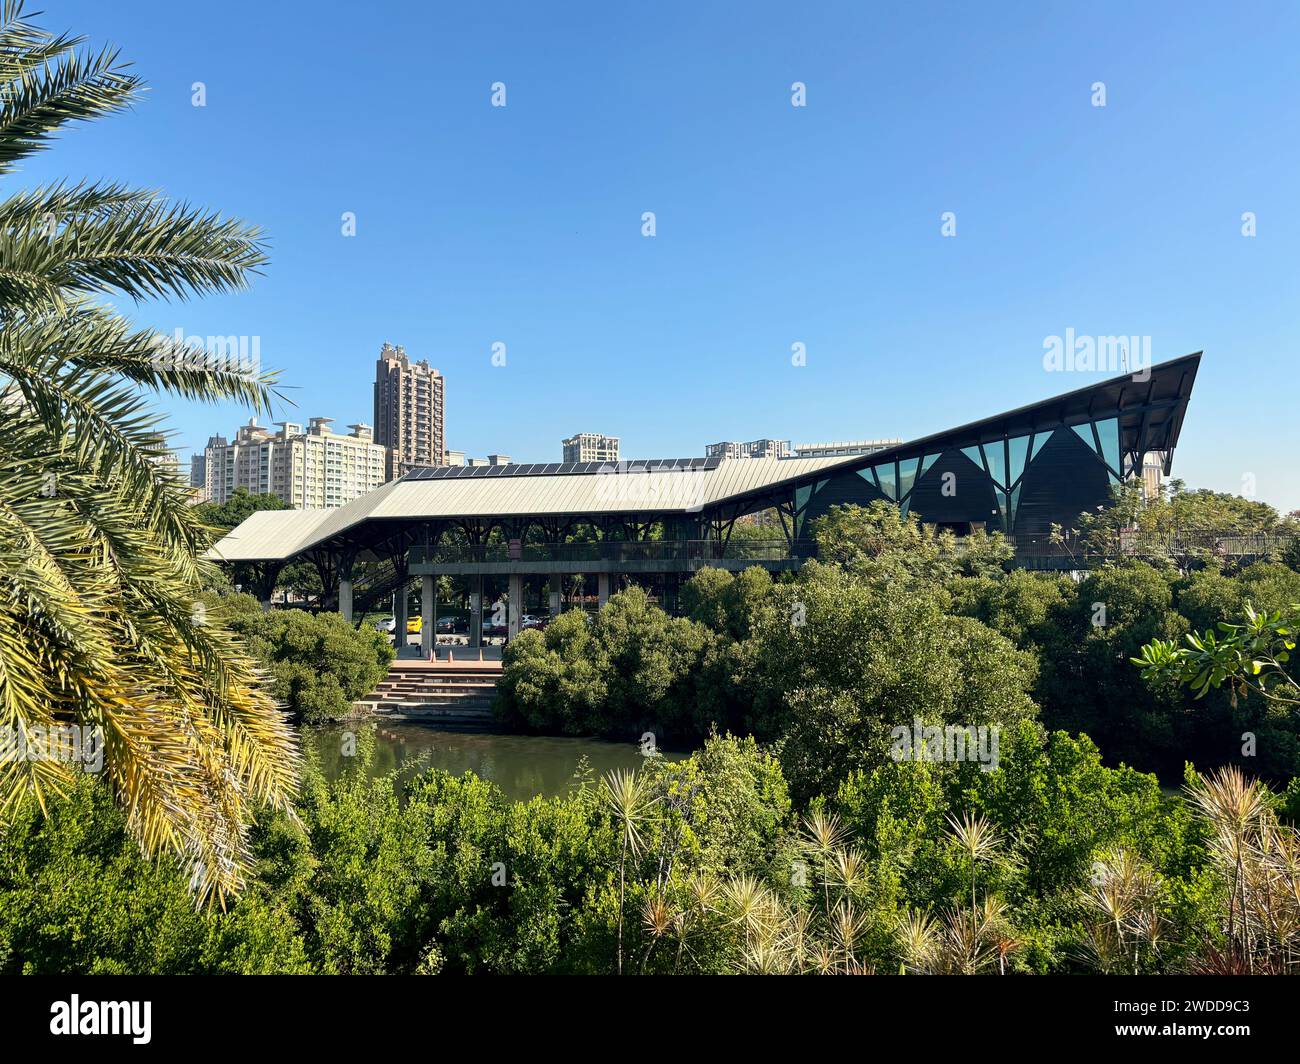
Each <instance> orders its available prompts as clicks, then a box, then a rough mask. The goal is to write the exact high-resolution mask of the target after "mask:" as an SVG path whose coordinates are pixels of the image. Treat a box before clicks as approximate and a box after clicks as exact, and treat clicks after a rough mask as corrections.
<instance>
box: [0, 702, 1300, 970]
mask: <svg viewBox="0 0 1300 1064" xmlns="http://www.w3.org/2000/svg"><path fill="white" fill-rule="evenodd" d="M341 738H342V739H343V740H344V741H347V738H346V737H345V736H344V737H341ZM373 749H374V748H373V741H372V740H371V739H370V738H369V733H368V732H362V733H361V734H360V735H359V736H358V737H357V746H356V751H355V762H354V766H353V767H352V768H349V769H347V770H345V772H344V773H343V775H342V777H341V778H340V779H338V780H337V781H335V782H333V783H326V782H325V781H324V779H323V778H322V777H321V776H320V774H319V771H318V770H317V769H316V768H315V767H314V766H309V767H308V771H307V772H306V774H305V783H304V787H303V792H302V795H301V798H300V801H299V803H298V807H297V818H296V819H290V818H288V817H286V816H285V815H284V814H282V813H276V812H270V811H263V812H262V813H261V814H260V815H259V816H258V819H257V823H256V826H255V829H254V831H253V833H252V845H253V850H254V855H255V858H256V860H255V863H254V866H253V868H254V877H253V879H252V881H251V883H250V884H249V886H248V888H247V889H246V890H245V891H244V892H243V893H242V894H241V895H240V897H239V898H237V899H236V900H234V901H233V902H232V904H231V905H230V907H229V910H228V911H226V912H221V911H217V910H201V909H196V908H195V906H194V904H193V899H192V898H191V897H190V895H189V893H188V891H187V890H186V884H185V883H184V881H183V880H182V878H181V876H180V875H179V874H178V873H177V872H176V870H175V869H173V868H170V867H168V866H166V865H160V864H157V863H155V862H151V861H149V860H147V859H145V858H143V857H142V856H141V855H140V853H139V851H138V849H137V848H136V847H135V845H134V843H133V842H132V841H131V839H130V837H129V836H128V835H127V833H126V831H125V829H124V816H123V813H122V812H121V811H120V810H119V809H118V808H117V807H116V806H115V804H114V803H113V801H112V798H111V796H110V794H109V792H108V791H107V789H106V788H105V787H104V786H103V784H102V782H100V781H98V780H94V779H90V778H83V779H81V780H79V781H78V783H77V785H76V786H75V787H73V788H72V789H71V791H70V793H69V794H68V795H67V796H66V797H63V798H58V799H55V800H54V801H52V802H51V803H50V808H49V812H48V814H42V813H41V812H40V810H39V809H38V808H37V806H36V804H35V803H34V802H28V803H25V804H24V806H23V808H22V809H21V810H20V815H19V816H18V817H17V818H16V819H15V820H14V821H13V822H12V823H11V824H9V825H8V826H7V827H6V828H4V829H3V830H0V971H3V972H6V973H16V972H46V973H52V972H65V973H66V972H94V973H99V972H138V973H157V974H182V973H217V972H249V973H253V972H259V973H260V972H266V973H269V972H321V973H338V974H343V973H357V974H360V973H378V972H391V973H434V972H445V973H470V972H481V973H489V972H494V973H525V972H529V973H540V972H551V973H609V972H612V971H614V970H615V969H616V967H618V966H619V960H620V958H621V964H622V969H623V971H625V972H628V973H641V972H647V973H670V972H682V973H694V972H699V973H712V972H736V971H749V972H764V971H807V972H812V971H871V970H874V971H880V972H897V971H899V970H900V967H901V968H906V969H907V970H912V971H953V972H963V971H1031V972H1039V973H1049V972H1073V971H1095V970H1100V971H1127V970H1131V969H1132V967H1133V966H1134V965H1136V967H1137V970H1139V971H1181V970H1186V969H1188V968H1196V967H1198V966H1204V965H1206V964H1208V963H1214V961H1215V958H1216V957H1219V956H1220V946H1219V944H1220V943H1221V942H1223V941H1224V938H1223V935H1224V933H1225V932H1224V928H1226V927H1229V926H1230V925H1229V922H1228V921H1227V914H1228V913H1229V911H1230V909H1229V907H1230V906H1231V905H1235V904H1237V903H1236V902H1234V901H1232V899H1233V898H1235V897H1237V894H1238V892H1237V891H1235V890H1234V889H1233V888H1232V885H1231V876H1232V871H1231V869H1230V868H1225V867H1224V866H1223V865H1222V862H1221V858H1220V857H1219V856H1216V853H1217V851H1215V850H1214V848H1213V846H1210V845H1209V843H1210V842H1211V841H1212V840H1213V839H1214V838H1217V837H1219V835H1221V833H1222V829H1221V827H1216V826H1215V825H1214V822H1213V820H1212V819H1209V818H1212V817H1213V816H1215V815H1217V814H1215V813H1214V811H1213V807H1212V806H1208V807H1207V809H1208V811H1207V812H1204V813H1202V812H1201V808H1202V806H1206V803H1207V802H1210V801H1211V800H1212V799H1213V795H1214V793H1215V792H1214V791H1213V783H1214V781H1211V786H1210V787H1209V788H1207V787H1205V786H1203V785H1202V783H1201V781H1200V778H1199V777H1197V776H1196V775H1195V774H1191V775H1189V777H1188V780H1189V785H1190V786H1192V787H1193V788H1194V789H1195V788H1199V790H1198V791H1197V793H1198V794H1200V795H1201V797H1200V798H1198V799H1197V804H1193V803H1189V802H1188V801H1187V800H1186V799H1184V798H1182V797H1178V796H1168V795H1166V794H1164V793H1163V792H1162V791H1161V789H1160V787H1159V785H1158V783H1157V781H1156V780H1155V778H1154V777H1151V776H1147V775H1143V774H1141V773H1137V772H1134V771H1133V770H1131V769H1126V768H1122V769H1110V768H1106V767H1105V766H1103V765H1102V763H1101V760H1100V756H1099V753H1098V751H1097V749H1096V747H1095V746H1094V745H1093V744H1092V743H1091V742H1089V741H1088V740H1087V739H1086V738H1078V739H1076V738H1072V737H1070V736H1068V735H1065V734H1063V733H1059V732H1058V733H1054V734H1051V735H1044V734H1043V733H1042V732H1041V730H1040V729H1038V728H1037V726H1036V725H1034V724H1033V723H1032V722H1029V721H1024V722H1021V723H1019V724H1017V725H1014V726H1011V727H1010V728H1008V729H1007V730H1006V731H1004V733H1003V738H1002V742H1001V746H1000V759H999V763H998V765H997V767H996V768H995V769H993V770H992V771H984V770H983V769H982V768H981V767H980V766H979V765H976V764H971V763H956V764H954V763H936V762H925V761H895V760H893V759H891V758H884V759H882V760H879V761H877V762H876V763H874V764H871V765H869V766H865V767H863V768H860V769H857V770H854V771H853V772H851V773H850V774H849V775H848V776H847V777H846V778H845V779H844V780H842V781H840V782H839V783H838V784H837V785H836V786H835V788H834V790H833V792H832V793H831V794H830V796H829V797H827V798H824V799H823V798H818V799H816V800H815V801H813V802H812V803H811V805H810V807H809V809H808V811H807V812H806V813H805V814H804V815H803V816H801V817H797V816H796V815H795V813H794V810H793V808H792V804H791V800H790V798H789V796H788V793H787V786H786V781H785V779H784V776H783V773H782V771H781V768H780V765H779V763H778V762H777V761H776V759H775V758H773V757H772V756H771V755H769V754H767V753H765V752H764V751H763V750H762V749H761V748H760V747H759V746H758V745H757V744H756V743H755V742H754V740H753V739H752V738H749V739H736V738H733V737H730V736H727V737H718V736H712V737H710V738H709V739H708V740H706V742H705V744H704V746H703V748H702V749H701V750H700V751H698V752H697V753H696V754H695V755H694V756H693V757H691V758H689V759H687V760H685V761H681V762H675V763H668V762H664V761H663V760H662V759H659V758H650V759H648V760H647V762H646V765H645V768H644V769H643V770H642V771H641V772H640V773H638V774H636V776H635V777H625V778H624V780H623V783H624V784H626V785H627V786H626V787H625V788H624V792H625V793H628V794H632V797H631V798H630V799H629V803H630V804H627V803H611V801H610V800H609V799H608V797H607V796H606V797H603V796H602V791H604V792H608V793H613V792H612V791H611V790H610V787H609V786H606V787H604V788H602V789H596V788H593V787H591V786H590V785H589V784H586V783H581V782H578V783H575V789H574V790H573V792H572V793H571V794H569V795H568V796H565V797H558V798H537V799H534V800H532V801H529V802H510V801H507V800H506V799H505V798H504V796H503V795H502V794H501V792H500V791H499V790H498V789H497V788H496V787H495V786H494V785H492V784H491V783H488V782H486V781H484V780H482V779H479V778H477V777H475V776H473V775H471V774H466V775H464V776H462V777H459V778H457V777H453V776H450V775H448V774H446V773H442V772H430V773H426V774H424V775H421V776H417V777H416V778H415V779H414V780H412V781H411V782H410V783H409V784H408V785H407V787H406V789H405V790H404V791H403V792H399V791H398V790H397V789H396V784H395V779H394V777H383V778H379V779H372V778H371V777H370V776H369V774H368V773H367V771H366V768H367V760H368V759H369V758H370V757H372V756H373ZM614 786H615V787H617V786H618V785H617V784H615V785H614ZM1297 788H1300V781H1298V782H1296V783H1293V784H1292V786H1291V787H1290V788H1289V789H1288V791H1287V793H1286V795H1283V796H1276V795H1272V794H1269V793H1268V792H1266V791H1257V792H1256V793H1257V794H1258V796H1259V801H1260V803H1261V804H1260V806H1259V808H1260V810H1261V812H1260V814H1259V815H1260V820H1261V823H1263V824H1264V826H1265V827H1266V828H1267V830H1268V831H1270V832H1272V835H1271V836H1270V837H1271V838H1272V840H1273V841H1272V842H1271V843H1270V846H1271V851H1270V852H1272V853H1278V852H1279V851H1280V849H1281V848H1283V847H1285V846H1294V845H1295V840H1294V838H1293V836H1292V835H1287V834H1286V832H1287V831H1290V829H1288V828H1283V827H1281V826H1280V825H1277V824H1276V823H1274V822H1272V821H1270V820H1269V817H1270V816H1271V810H1272V809H1273V808H1275V807H1276V808H1277V809H1278V810H1279V811H1280V814H1281V815H1282V817H1283V818H1284V819H1285V818H1286V817H1287V816H1288V810H1290V809H1291V807H1292V806H1293V805H1294V795H1295V794H1296V793H1298V791H1297ZM620 810H621V812H620ZM626 823H631V824H633V825H634V830H633V833H632V835H631V836H630V837H631V838H633V839H634V842H633V844H631V845H626V844H625V843H624V839H626V838H628V837H629V834H628V831H627V829H626ZM1270 825H1271V826H1270ZM1265 856H1266V855H1265ZM1250 859H1251V860H1252V861H1255V860H1256V857H1255V856H1253V855H1252V856H1251V858H1250ZM1259 859H1260V860H1262V859H1264V858H1263V857H1260V858H1259ZM1269 859H1270V860H1272V861H1273V865H1272V866H1270V867H1271V868H1272V871H1271V872H1270V874H1271V875H1273V876H1274V877H1275V879H1274V883H1275V885H1276V886H1277V887H1278V889H1277V890H1276V891H1275V892H1274V895H1275V896H1274V897H1273V898H1272V900H1271V901H1268V903H1269V904H1271V905H1273V906H1274V907H1275V910H1276V913H1277V921H1276V924H1275V926H1276V927H1277V928H1278V929H1279V931H1280V934H1279V935H1278V936H1275V940H1270V943H1271V945H1270V948H1274V949H1285V948H1286V945H1287V942H1288V941H1291V940H1293V939H1294V937H1295V936H1294V934H1293V933H1292V932H1291V931H1289V930H1287V928H1288V927H1289V926H1294V925H1289V924H1288V923H1287V919H1288V918H1289V916H1288V914H1289V912H1290V910H1287V909H1286V908H1285V907H1286V906H1287V905H1288V904H1289V902H1288V901H1287V899H1288V897H1290V894H1289V891H1290V890H1291V887H1289V886H1288V885H1287V879H1286V877H1287V875H1288V874H1289V875H1290V876H1291V878H1292V881H1293V880H1294V869H1292V871H1291V872H1290V873H1287V872H1286V871H1285V869H1284V868H1282V867H1281V866H1280V865H1278V862H1277V860H1276V859H1274V858H1269ZM1127 870H1132V871H1127ZM1134 877H1135V878H1134ZM1121 879H1122V881H1123V883H1130V881H1131V882H1136V883H1137V884H1138V885H1139V886H1140V888H1141V895H1140V899H1139V900H1140V902H1141V906H1142V911H1143V912H1144V913H1145V912H1148V911H1149V912H1150V913H1151V914H1152V915H1153V916H1154V917H1157V918H1158V919H1157V923H1156V924H1155V925H1154V926H1153V930H1152V933H1151V937H1150V939H1149V941H1148V940H1143V943H1138V946H1139V948H1137V949H1136V952H1133V951H1132V950H1130V949H1128V948H1127V947H1129V946H1132V945H1133V941H1132V940H1131V939H1129V938H1125V939H1123V940H1122V941H1123V944H1124V945H1125V947H1126V948H1125V950H1123V951H1120V952H1117V951H1116V950H1115V949H1114V942H1113V941H1111V940H1110V939H1109V938H1108V937H1107V935H1108V931H1107V924H1106V923H1105V921H1100V920H1099V919H1098V913H1097V908H1096V901H1095V897H1094V896H1095V895H1096V893H1097V892H1098V891H1103V890H1104V891H1114V890H1116V889H1118V887H1119V886H1120V885H1122V883H1121ZM1293 885H1294V883H1293V882H1292V886H1293ZM1243 898H1244V899H1245V900H1246V901H1249V902H1250V904H1252V905H1255V904H1257V903H1260V902H1261V901H1265V900H1268V899H1266V898H1265V897H1264V896H1262V895H1258V894H1254V895H1251V896H1250V897H1249V898H1246V896H1244V895H1243ZM620 927H621V928H622V931H621V933H620ZM1122 933H1123V934H1124V935H1129V934H1130V932H1129V931H1127V930H1124V929H1122ZM1288 936H1289V938H1288ZM1238 938H1240V935H1238ZM1144 943H1145V944H1144ZM620 944H621V946H620ZM1293 944H1294V943H1293ZM1243 948H1246V949H1253V948H1255V946H1254V944H1253V943H1252V942H1250V941H1248V942H1245V943H1244V946H1243ZM1134 958H1136V959H1134ZM1265 959H1267V958H1265Z"/></svg>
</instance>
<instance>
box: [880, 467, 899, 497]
mask: <svg viewBox="0 0 1300 1064" xmlns="http://www.w3.org/2000/svg"><path fill="white" fill-rule="evenodd" d="M875 469H876V480H877V481H879V482H880V490H881V491H883V492H884V493H885V495H886V496H887V497H888V498H890V499H897V498H898V491H897V487H898V482H897V479H896V477H895V474H894V463H893V462H890V463H889V464H888V465H878V466H876V467H875Z"/></svg>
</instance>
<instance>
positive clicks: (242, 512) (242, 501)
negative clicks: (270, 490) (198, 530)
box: [194, 488, 289, 532]
mask: <svg viewBox="0 0 1300 1064" xmlns="http://www.w3.org/2000/svg"><path fill="white" fill-rule="evenodd" d="M287 509H289V504H288V503H287V502H284V501H283V500H282V499H281V498H280V497H279V496H278V495H253V494H250V493H249V490H248V489H247V488H236V489H235V491H234V494H233V495H231V496H230V498H229V499H227V500H226V501H225V502H221V503H218V502H201V503H198V504H197V505H196V506H195V507H194V515H195V516H196V517H197V518H198V519H199V520H200V521H202V522H203V523H204V524H205V525H210V526H211V527H213V528H217V529H221V530H223V531H226V532H229V531H230V530H231V529H232V528H237V527H238V526H239V525H241V524H243V522H244V521H246V520H247V519H248V518H249V517H251V516H252V515H253V514H255V513H257V512H259V511H261V510H287Z"/></svg>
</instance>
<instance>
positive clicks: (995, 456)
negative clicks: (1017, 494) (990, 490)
mask: <svg viewBox="0 0 1300 1064" xmlns="http://www.w3.org/2000/svg"><path fill="white" fill-rule="evenodd" d="M984 461H986V462H987V463H988V467H989V476H991V477H992V478H993V482H994V483H995V484H1005V483H1006V482H1007V461H1006V456H1005V455H1004V454H1003V453H1002V441H1001V440H998V441H997V442H996V443H986V444H984Z"/></svg>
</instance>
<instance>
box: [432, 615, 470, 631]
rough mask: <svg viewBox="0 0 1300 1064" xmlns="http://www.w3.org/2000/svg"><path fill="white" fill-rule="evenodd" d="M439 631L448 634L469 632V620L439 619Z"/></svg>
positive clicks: (461, 618)
mask: <svg viewBox="0 0 1300 1064" xmlns="http://www.w3.org/2000/svg"><path fill="white" fill-rule="evenodd" d="M438 631H439V632H441V633H443V634H444V635H446V634H451V633H455V632H468V631H469V618H467V617H439V618H438Z"/></svg>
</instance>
